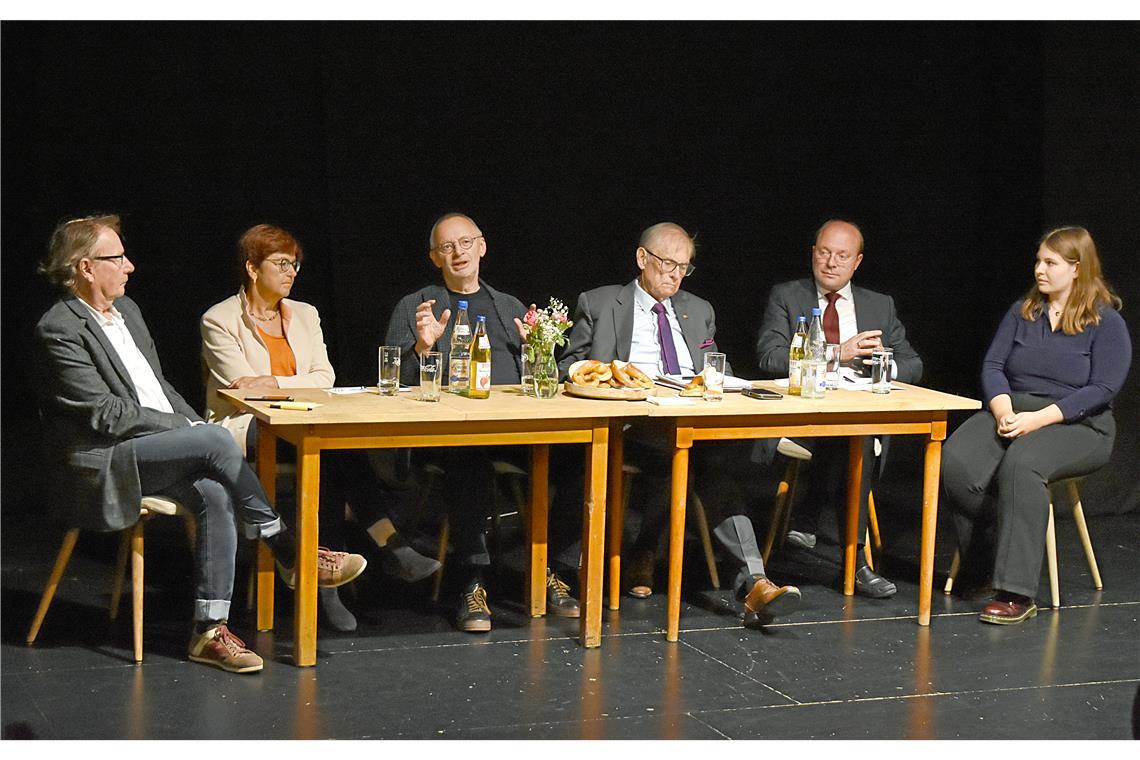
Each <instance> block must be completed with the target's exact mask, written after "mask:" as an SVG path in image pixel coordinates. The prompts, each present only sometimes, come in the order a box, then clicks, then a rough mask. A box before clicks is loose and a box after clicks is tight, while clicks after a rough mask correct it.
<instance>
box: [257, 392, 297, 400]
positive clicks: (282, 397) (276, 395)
mask: <svg viewBox="0 0 1140 760" xmlns="http://www.w3.org/2000/svg"><path fill="white" fill-rule="evenodd" d="M292 400H293V397H292V396H289V395H286V394H284V393H267V394H265V395H264V396H249V397H247V398H246V401H292Z"/></svg>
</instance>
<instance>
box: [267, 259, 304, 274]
mask: <svg viewBox="0 0 1140 760" xmlns="http://www.w3.org/2000/svg"><path fill="white" fill-rule="evenodd" d="M261 263H262V264H273V265H274V266H276V267H277V272H278V273H279V274H285V273H286V272H288V271H289V270H290V269H292V270H293V274H300V273H301V262H300V261H297V259H293V260H292V261H290V260H289V259H262V262H261Z"/></svg>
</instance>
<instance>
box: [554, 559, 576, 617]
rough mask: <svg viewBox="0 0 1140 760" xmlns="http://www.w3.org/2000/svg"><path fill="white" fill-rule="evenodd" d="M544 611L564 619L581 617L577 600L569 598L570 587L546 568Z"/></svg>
mask: <svg viewBox="0 0 1140 760" xmlns="http://www.w3.org/2000/svg"><path fill="white" fill-rule="evenodd" d="M546 611H547V612H553V613H554V614H555V615H557V616H558V617H565V618H576V617H581V616H582V610H581V607H579V605H578V600H577V599H575V598H574V597H572V596H570V587H569V586H568V585H566V582H565V581H563V580H562V579H561V578H559V577H558V576H557V575H555V574H554V573H553V572H552V571H551V569H550V568H546Z"/></svg>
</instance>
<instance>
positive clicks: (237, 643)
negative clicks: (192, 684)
mask: <svg viewBox="0 0 1140 760" xmlns="http://www.w3.org/2000/svg"><path fill="white" fill-rule="evenodd" d="M190 659H191V660H193V661H194V662H201V663H203V664H205V665H213V666H214V667H215V668H221V669H222V670H226V671H229V672H230V673H256V672H257V671H259V670H261V668H262V666H263V665H264V664H265V663H264V662H263V661H262V659H261V658H260V657H258V656H257V654H256V653H255V652H253V651H251V650H250V649H249V648H248V647H246V645H245V642H244V641H242V640H241V639H239V638H238V637H237V636H235V635H233V634H232V633H231V632H230V629H229V627H228V626H226V624H225V623H218V624H217V625H216V626H214V627H213V628H210V629H209V630H207V631H204V632H203V633H196V634H194V636H193V637H192V638H191V639H190Z"/></svg>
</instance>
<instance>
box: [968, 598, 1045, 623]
mask: <svg viewBox="0 0 1140 760" xmlns="http://www.w3.org/2000/svg"><path fill="white" fill-rule="evenodd" d="M1036 615H1037V604H1036V603H1034V601H1033V600H1032V599H1030V598H1029V597H1027V596H1020V595H1019V594H1007V593H1004V592H1003V593H999V594H998V595H997V598H996V599H994V600H993V601H992V602H990V603H989V604H987V605H986V606H985V607H983V608H982V613H981V614H980V615H978V620H981V621H982V622H983V623H994V624H995V625H1017V624H1018V623H1024V622H1025V621H1026V620H1028V619H1029V618H1031V617H1035V616H1036Z"/></svg>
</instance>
